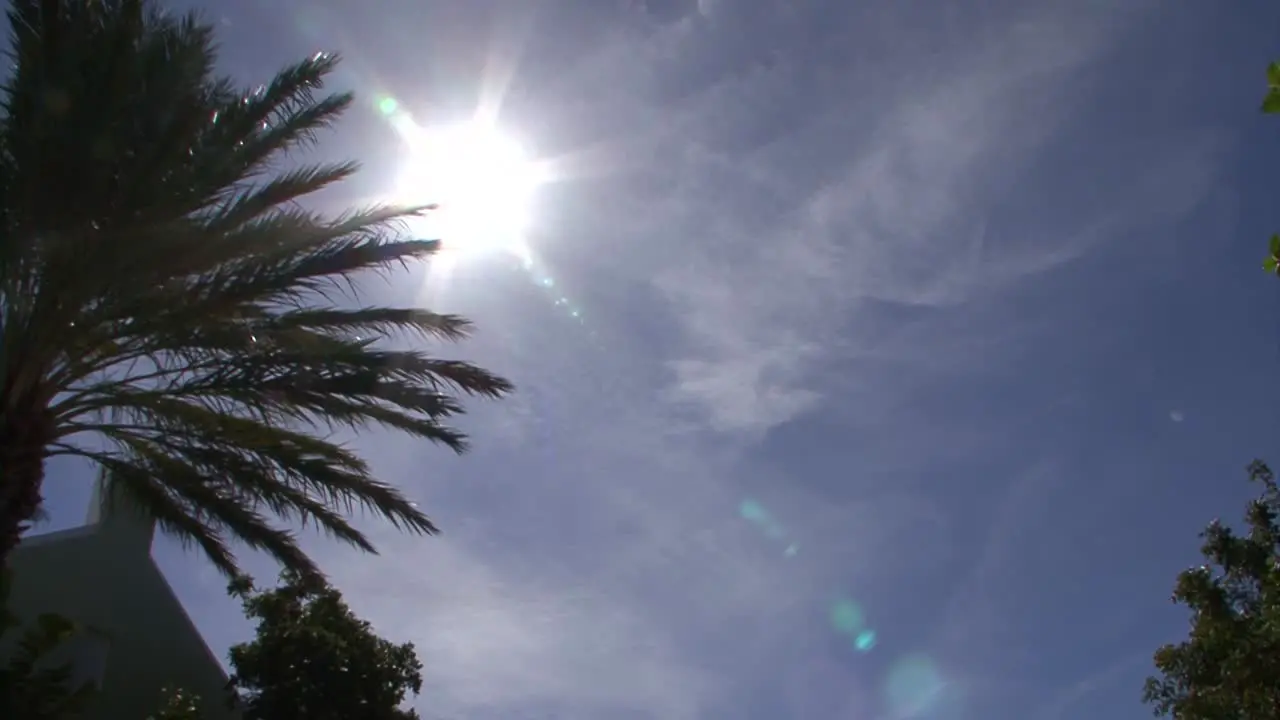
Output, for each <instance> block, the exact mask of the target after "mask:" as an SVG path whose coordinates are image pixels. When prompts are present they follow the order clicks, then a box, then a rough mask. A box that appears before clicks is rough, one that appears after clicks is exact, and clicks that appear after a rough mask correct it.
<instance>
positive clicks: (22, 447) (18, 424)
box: [0, 405, 52, 568]
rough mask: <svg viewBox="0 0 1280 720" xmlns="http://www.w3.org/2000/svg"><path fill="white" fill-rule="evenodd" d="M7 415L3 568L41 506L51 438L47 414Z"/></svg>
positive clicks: (3, 422)
mask: <svg viewBox="0 0 1280 720" xmlns="http://www.w3.org/2000/svg"><path fill="white" fill-rule="evenodd" d="M19 407H21V406H20V405H19ZM5 415H7V417H2V418H0V568H4V567H7V566H8V563H9V554H10V553H12V552H13V550H14V548H16V547H17V546H18V543H19V542H20V541H21V538H22V533H23V532H24V531H25V530H26V529H27V527H28V523H29V521H30V520H31V519H32V518H33V517H34V516H35V514H36V511H37V510H39V509H40V503H41V501H42V500H43V498H42V497H41V496H40V488H41V486H42V485H43V484H44V453H45V447H46V445H47V444H48V442H49V440H50V439H51V438H52V432H51V430H52V426H51V423H50V418H48V417H47V413H42V412H35V413H29V414H24V413H20V412H19V413H5Z"/></svg>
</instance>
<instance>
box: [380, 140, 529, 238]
mask: <svg viewBox="0 0 1280 720" xmlns="http://www.w3.org/2000/svg"><path fill="white" fill-rule="evenodd" d="M399 129H400V131H401V135H403V136H404V139H405V141H406V143H407V145H408V153H407V156H406V158H405V162H404V165H403V167H402V169H401V172H400V177H399V178H398V180H397V182H396V191H395V193H396V199H397V201H398V202H402V203H406V204H414V205H418V204H427V203H434V204H436V205H438V206H439V207H438V208H437V209H436V210H433V211H431V212H430V213H429V214H428V215H427V216H426V217H425V218H424V220H423V223H422V224H423V227H422V232H424V233H425V234H426V235H427V236H428V237H433V238H438V239H439V240H440V241H441V246H442V247H441V253H442V254H444V255H448V256H451V258H452V259H457V258H458V257H467V256H473V255H476V254H482V253H491V252H494V251H499V252H509V253H513V254H516V255H519V256H522V257H525V256H527V255H528V252H529V250H528V246H527V244H526V233H527V231H528V226H529V216H530V209H531V208H530V205H531V201H532V199H533V192H534V189H535V188H536V186H537V185H538V184H539V182H540V178H539V177H538V172H537V165H536V163H534V162H532V161H531V160H530V158H529V157H528V155H526V154H525V152H524V149H523V148H521V147H520V145H519V143H517V142H515V141H514V140H513V139H511V138H510V137H508V136H506V135H504V134H503V133H501V132H499V131H498V129H497V128H496V127H494V126H492V125H489V124H486V123H482V122H478V121H473V122H467V123H461V124H458V125H453V126H446V127H440V128H422V127H418V126H417V125H416V124H405V125H402V126H401V127H400V128H399Z"/></svg>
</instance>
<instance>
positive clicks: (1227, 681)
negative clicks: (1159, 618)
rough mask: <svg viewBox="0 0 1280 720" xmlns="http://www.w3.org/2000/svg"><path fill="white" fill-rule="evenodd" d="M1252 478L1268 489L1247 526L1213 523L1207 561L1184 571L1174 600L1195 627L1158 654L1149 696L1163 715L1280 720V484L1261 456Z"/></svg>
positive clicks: (1186, 719)
mask: <svg viewBox="0 0 1280 720" xmlns="http://www.w3.org/2000/svg"><path fill="white" fill-rule="evenodd" d="M1249 477H1250V479H1251V480H1253V481H1254V482H1256V483H1258V485H1259V486H1260V489H1261V492H1260V494H1259V496H1258V497H1257V498H1256V499H1255V500H1253V501H1252V502H1250V503H1249V506H1248V510H1247V512H1246V513H1245V521H1246V527H1247V530H1246V531H1245V532H1244V533H1243V534H1238V533H1236V532H1235V531H1233V530H1232V529H1231V528H1230V527H1227V526H1225V525H1223V524H1222V523H1220V522H1217V521H1215V522H1213V523H1211V524H1210V525H1209V527H1208V528H1207V529H1206V530H1205V531H1204V533H1203V534H1202V537H1203V538H1204V544H1203V546H1202V547H1201V553H1202V554H1203V555H1204V558H1205V561H1206V563H1205V564H1204V565H1201V566H1199V567H1194V568H1191V569H1189V570H1186V571H1184V572H1183V573H1181V574H1180V575H1179V576H1178V581H1177V585H1176V587H1175V588H1174V592H1173V601H1174V602H1176V603H1179V604H1182V605H1185V606H1186V607H1187V608H1188V609H1189V610H1190V611H1191V631H1190V633H1189V636H1188V638H1187V639H1186V640H1184V641H1182V642H1180V643H1177V644H1170V645H1165V646H1164V647H1162V648H1160V649H1159V650H1158V651H1156V654H1155V664H1156V668H1157V670H1158V671H1159V675H1158V676H1156V677H1152V678H1149V679H1148V680H1147V684H1146V689H1145V692H1144V693H1143V700H1144V702H1146V703H1148V704H1149V705H1150V706H1151V707H1152V709H1153V710H1154V711H1155V713H1156V714H1157V715H1168V716H1171V717H1174V718H1177V719H1178V720H1228V719H1232V720H1280V488H1277V485H1276V479H1275V475H1274V474H1273V473H1272V471H1271V469H1270V468H1269V467H1268V466H1267V465H1266V464H1264V463H1262V462H1260V461H1255V462H1254V463H1252V464H1251V465H1250V466H1249Z"/></svg>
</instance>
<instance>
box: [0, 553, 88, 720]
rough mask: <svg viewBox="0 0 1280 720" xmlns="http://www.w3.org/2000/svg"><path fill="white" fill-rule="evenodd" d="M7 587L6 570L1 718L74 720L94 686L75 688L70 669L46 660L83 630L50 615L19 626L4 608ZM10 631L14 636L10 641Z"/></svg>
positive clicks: (0, 639)
mask: <svg viewBox="0 0 1280 720" xmlns="http://www.w3.org/2000/svg"><path fill="white" fill-rule="evenodd" d="M11 582H12V580H11V576H10V573H9V571H8V570H7V569H0V647H2V648H4V649H5V651H6V654H5V655H4V656H3V657H2V659H3V662H2V663H0V718H22V719H23V720H73V719H74V718H77V717H79V716H80V714H81V713H83V712H84V710H85V708H86V707H87V705H88V703H89V701H90V700H91V699H92V697H93V693H94V687H93V685H92V684H91V683H87V682H86V683H79V684H77V683H76V682H75V680H74V677H73V674H72V669H71V668H70V667H69V666H67V665H66V664H57V663H53V662H51V661H50V657H51V655H52V653H54V652H55V651H56V650H57V649H58V648H59V647H61V646H63V645H64V644H65V643H66V642H68V641H69V640H71V639H72V638H73V637H74V636H75V635H76V634H77V633H78V632H80V631H81V628H80V627H79V626H77V625H76V623H74V622H72V621H71V620H69V619H67V618H65V617H62V616H61V615H56V614H53V613H46V614H43V615H40V616H39V617H37V618H36V619H35V622H33V623H30V624H29V625H27V626H25V627H23V626H22V623H21V622H20V621H19V619H18V618H17V616H15V615H14V614H13V613H12V612H10V611H9V609H8V600H9V588H10V583H11ZM13 632H17V637H12V638H11V636H10V634H11V633H13Z"/></svg>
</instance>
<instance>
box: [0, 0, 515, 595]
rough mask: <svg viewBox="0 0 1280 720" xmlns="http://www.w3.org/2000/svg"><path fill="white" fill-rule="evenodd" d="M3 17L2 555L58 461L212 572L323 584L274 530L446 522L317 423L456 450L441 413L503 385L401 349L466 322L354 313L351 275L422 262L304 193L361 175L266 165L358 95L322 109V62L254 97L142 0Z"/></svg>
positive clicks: (385, 229)
mask: <svg viewBox="0 0 1280 720" xmlns="http://www.w3.org/2000/svg"><path fill="white" fill-rule="evenodd" d="M8 15H9V21H10V24H11V32H12V37H11V42H12V53H13V58H14V69H13V70H12V73H11V77H10V78H9V79H8V82H7V84H6V85H5V86H4V87H3V89H2V90H0V102H2V103H3V107H2V108H0V564H2V563H3V562H4V561H5V559H6V558H7V556H8V554H9V553H10V552H11V551H12V550H13V548H14V547H15V546H16V545H17V544H18V542H19V539H20V535H21V532H22V529H23V528H24V527H25V525H26V523H27V522H28V521H29V520H30V519H31V518H32V517H33V515H34V514H35V513H36V512H37V510H38V508H39V506H40V503H41V484H42V480H43V478H44V465H45V461H46V459H48V458H50V457H52V456H57V455H69V456H78V457H81V458H87V459H88V460H90V461H92V462H93V463H95V464H96V465H97V466H98V467H99V468H100V469H101V470H102V471H103V472H104V473H106V474H107V476H108V477H109V478H110V480H111V483H112V486H113V488H114V490H115V491H116V494H117V496H119V497H123V498H127V499H128V500H129V501H131V502H132V503H136V504H137V505H138V506H140V507H141V508H143V509H144V510H145V511H146V512H147V513H149V514H150V516H151V517H153V518H154V519H155V520H156V522H157V525H158V526H159V528H160V529H161V531H162V532H166V533H168V534H170V535H172V536H175V537H177V538H178V539H180V540H183V541H185V542H188V543H194V544H195V545H197V546H198V547H199V548H201V549H202V550H203V551H204V552H205V553H206V554H207V555H208V556H209V558H210V559H211V560H212V561H213V563H214V564H215V565H216V566H217V567H218V568H219V569H220V570H222V571H223V572H225V573H226V574H228V575H236V574H237V573H238V567H237V564H236V557H235V555H234V553H233V552H232V551H231V548H230V543H231V542H232V541H240V542H243V543H244V544H246V545H247V546H248V547H250V548H253V549H255V550H260V551H265V552H266V553H268V554H270V555H271V556H274V557H275V558H276V559H277V560H279V561H280V562H281V563H282V564H283V565H285V566H286V567H288V568H293V569H296V570H298V571H300V572H304V573H312V574H314V573H316V572H317V568H316V567H315V565H314V564H313V563H312V562H311V560H310V559H309V558H308V557H307V556H306V555H305V554H304V553H303V552H302V551H301V550H300V549H299V546H298V544H297V541H296V539H295V536H294V534H293V533H292V532H291V531H290V530H289V529H288V526H290V525H298V524H302V525H306V524H308V523H314V524H315V525H316V526H318V527H319V528H321V529H323V530H324V531H326V532H327V533H329V534H331V535H332V536H335V537H337V538H339V539H341V540H343V541H346V542H347V543H350V544H352V545H354V546H357V547H359V548H362V549H364V550H366V551H370V552H373V551H374V548H373V546H372V545H371V544H370V542H369V540H368V539H367V538H366V537H365V536H364V535H363V534H361V532H359V531H358V530H357V529H356V528H354V527H353V526H352V525H351V524H350V523H349V522H348V520H347V516H348V515H349V513H350V512H352V511H353V509H354V508H355V507H362V508H364V509H367V510H371V511H372V512H373V513H374V514H375V515H377V516H380V517H381V518H383V519H386V520H389V521H390V522H391V523H393V524H395V525H396V526H397V527H399V528H400V529H402V530H406V531H410V532H414V533H423V534H430V533H434V532H436V528H435V526H434V525H433V524H432V523H431V521H430V520H429V519H428V518H427V516H426V515H424V514H423V513H422V512H421V511H419V510H418V509H417V508H416V507H415V506H414V505H413V504H412V503H410V502H409V501H408V500H407V499H406V498H405V497H404V496H403V495H402V494H401V493H400V492H399V491H397V490H396V489H395V488H394V487H392V486H390V485H388V484H385V483H382V482H379V481H377V480H376V479H374V478H373V477H372V476H371V474H370V470H369V467H368V465H367V464H366V463H365V461H364V460H363V459H361V458H360V457H359V456H358V455H356V454H355V453H354V452H353V451H352V450H351V449H349V448H347V447H344V446H343V445H341V444H339V443H338V442H336V441H334V440H333V439H332V438H333V431H335V430H341V429H344V428H345V429H359V428H366V427H370V426H382V427H386V428H392V429H395V430H398V431H402V432H406V433H409V434H411V435H414V436H417V437H420V438H426V439H428V440H432V441H435V442H438V443H442V444H444V445H446V446H448V447H450V448H452V449H453V450H455V451H458V452H462V451H464V450H465V448H466V438H465V437H464V436H463V434H462V433H460V432H459V431H458V430H456V429H454V428H453V427H451V426H450V425H449V424H448V423H449V421H450V418H452V417H453V416H456V415H457V414H458V413H461V412H463V405H462V400H463V399H464V397H466V396H480V397H489V398H497V397H500V396H503V395H505V394H507V393H508V392H510V390H511V385H510V384H509V383H508V382H507V381H506V380H504V379H502V378H501V377H498V376H496V375H494V374H492V373H489V372H487V371H485V370H483V369H481V368H479V367H476V366H474V365H471V364H468V363H465V362H458V361H452V360H443V359H438V358H436V357H433V356H431V355H428V354H427V353H426V352H423V351H421V350H405V349H396V348H398V347H403V346H406V345H407V344H408V343H406V342H404V340H406V339H418V340H427V339H431V340H443V341H454V340H458V339H460V338H463V337H464V336H466V334H467V333H468V331H469V328H470V326H469V324H468V323H467V321H465V320H464V319H462V318H459V317H456V316H452V315H442V314H437V313H433V312H428V311H426V310H421V309H416V308H396V307H368V306H361V305H360V304H359V302H358V301H359V288H360V285H359V282H360V280H361V279H362V278H366V279H367V278H368V277H370V276H371V275H377V274H379V273H385V272H386V271H388V270H391V269H393V268H395V267H397V266H399V265H403V264H405V263H408V262H410V261H414V260H419V259H423V258H427V257H429V256H430V255H431V254H432V253H433V252H434V251H435V250H436V248H437V245H436V243H435V242H433V241H425V240H416V239H407V238H405V237H404V236H403V235H401V234H399V233H398V232H397V230H398V229H399V228H400V227H401V225H400V221H401V220H403V219H404V218H406V217H407V216H410V215H413V214H416V213H418V212H422V211H424V210H425V209H424V208H411V209H399V208H377V207H375V208H370V209H362V210H357V211H353V212H349V213H347V214H345V215H342V216H340V217H337V218H328V217H325V216H322V215H318V214H316V213H314V212H310V211H308V210H306V209H304V208H303V207H302V206H301V205H300V204H299V203H298V201H299V200H300V199H303V198H305V197H306V196H307V195H309V194H311V193H314V192H316V191H318V190H320V189H322V188H325V187H327V186H330V185H333V184H334V183H336V182H339V181H341V180H343V179H344V178H347V177H348V176H350V175H351V174H352V173H353V172H354V171H355V169H356V168H355V165H354V164H351V163H342V164H327V165H313V166H306V167H295V168H293V169H280V167H279V164H280V163H279V161H280V160H281V158H282V155H283V154H284V153H286V151H288V150H290V149H292V148H295V147H297V146H299V145H302V144H305V143H307V142H309V141H311V140H312V139H313V138H314V133H315V132H316V131H317V130H320V129H323V128H325V127H326V126H328V125H329V124H331V123H332V122H333V121H334V120H335V119H336V118H337V117H338V116H339V114H340V113H342V112H343V110H344V109H346V108H347V107H348V106H349V105H350V104H351V96H350V95H340V94H339V95H326V96H320V97H317V96H316V93H317V91H318V90H319V89H321V87H322V84H323V81H324V79H325V77H326V76H327V75H328V74H329V73H330V72H331V71H332V70H333V69H334V67H335V64H336V62H337V59H336V58H335V57H334V56H332V55H326V54H317V55H315V56H313V57H311V58H309V59H307V60H305V61H303V62H300V63H297V64H296V65H293V66H291V67H288V68H285V69H284V70H283V71H281V72H280V73H279V74H278V75H276V76H275V78H274V79H273V80H272V81H271V82H270V83H269V84H267V85H266V86H265V87H262V88H259V89H257V90H256V91H253V92H248V93H245V92H239V91H237V90H236V89H235V87H234V85H233V84H232V83H231V82H229V81H228V80H226V79H222V78H219V77H216V76H215V75H214V72H213V64H214V56H215V53H214V39H213V29H212V27H211V26H209V25H207V24H203V23H201V22H200V21H199V20H198V19H196V18H195V17H193V16H187V17H182V18H177V17H172V16H169V15H165V14H162V13H160V12H159V11H157V10H155V9H154V8H152V7H151V5H150V3H149V2H147V0H12V2H11V4H10V10H9V13H8ZM370 271H372V273H371V272H370ZM343 301H345V302H343ZM397 340H398V341H399V342H397ZM282 523H283V524H285V525H286V527H284V528H282V527H280V525H281V524H282Z"/></svg>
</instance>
